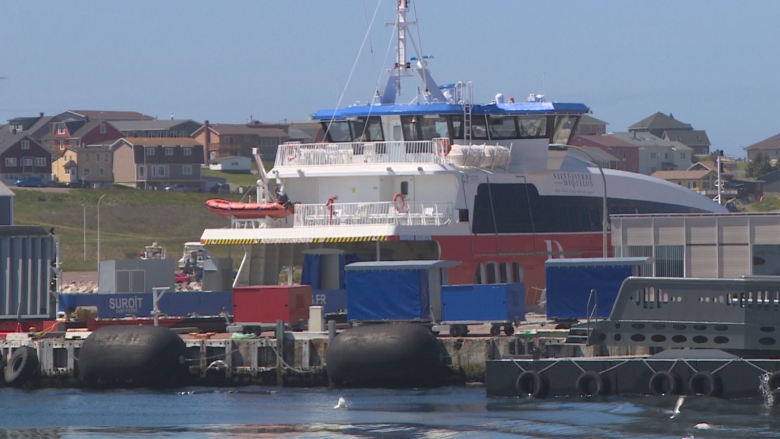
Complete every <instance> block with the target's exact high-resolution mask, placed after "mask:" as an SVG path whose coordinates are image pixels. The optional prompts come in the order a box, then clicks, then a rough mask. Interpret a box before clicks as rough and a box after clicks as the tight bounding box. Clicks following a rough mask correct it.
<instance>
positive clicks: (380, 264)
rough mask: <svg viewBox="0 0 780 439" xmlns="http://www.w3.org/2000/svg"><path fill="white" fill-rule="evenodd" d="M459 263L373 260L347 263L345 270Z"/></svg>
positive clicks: (452, 265)
mask: <svg viewBox="0 0 780 439" xmlns="http://www.w3.org/2000/svg"><path fill="white" fill-rule="evenodd" d="M458 265H460V262H458V261H372V262H353V263H351V264H347V265H345V266H344V270H346V271H354V270H366V271H379V270H429V269H431V268H449V267H455V266H458Z"/></svg>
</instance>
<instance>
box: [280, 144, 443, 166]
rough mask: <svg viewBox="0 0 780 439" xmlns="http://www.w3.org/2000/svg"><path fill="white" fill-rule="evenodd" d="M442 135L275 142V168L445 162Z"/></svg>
mask: <svg viewBox="0 0 780 439" xmlns="http://www.w3.org/2000/svg"><path fill="white" fill-rule="evenodd" d="M449 144H450V141H449V139H446V138H434V139H431V140H415V141H398V142H343V143H292V142H287V143H283V144H281V145H279V147H278V149H277V154H276V162H275V163H274V166H275V167H281V166H332V165H358V164H359V165H363V164H367V163H368V164H370V163H437V164H445V163H446V156H447V153H448V152H449V151H448V150H447V148H446V145H449Z"/></svg>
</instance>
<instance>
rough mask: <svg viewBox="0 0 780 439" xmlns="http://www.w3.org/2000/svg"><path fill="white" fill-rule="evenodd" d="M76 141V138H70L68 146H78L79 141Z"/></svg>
mask: <svg viewBox="0 0 780 439" xmlns="http://www.w3.org/2000/svg"><path fill="white" fill-rule="evenodd" d="M78 142H79V141H78V140H76V139H70V147H71V148H75V147H77V146H79V143H78Z"/></svg>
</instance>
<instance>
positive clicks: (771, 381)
mask: <svg viewBox="0 0 780 439" xmlns="http://www.w3.org/2000/svg"><path fill="white" fill-rule="evenodd" d="M766 385H767V387H768V388H769V390H770V391H772V392H774V391H776V390H778V389H780V371H776V372H772V375H769V378H768V379H767V380H766Z"/></svg>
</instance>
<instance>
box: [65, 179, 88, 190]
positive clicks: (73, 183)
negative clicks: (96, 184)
mask: <svg viewBox="0 0 780 439" xmlns="http://www.w3.org/2000/svg"><path fill="white" fill-rule="evenodd" d="M64 186H65V187H68V188H71V189H80V188H89V187H92V186H91V185H90V183H89V182H86V181H84V180H77V181H69V182H66V183H65V185H64Z"/></svg>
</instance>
